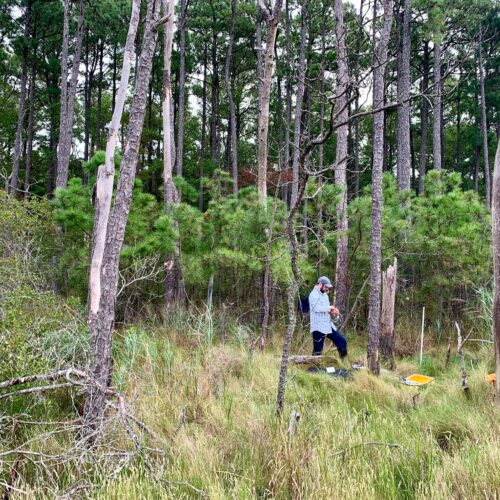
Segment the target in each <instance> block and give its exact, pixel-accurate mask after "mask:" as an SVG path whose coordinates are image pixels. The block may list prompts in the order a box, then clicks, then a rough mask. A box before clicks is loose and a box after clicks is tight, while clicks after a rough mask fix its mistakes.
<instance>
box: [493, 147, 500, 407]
mask: <svg viewBox="0 0 500 500" xmlns="http://www.w3.org/2000/svg"><path fill="white" fill-rule="evenodd" d="M491 209H492V217H491V221H492V233H493V285H494V289H493V336H494V341H495V356H496V402H497V405H498V406H499V407H500V142H499V143H498V146H497V153H496V156H495V167H494V170H493V199H492V204H491Z"/></svg>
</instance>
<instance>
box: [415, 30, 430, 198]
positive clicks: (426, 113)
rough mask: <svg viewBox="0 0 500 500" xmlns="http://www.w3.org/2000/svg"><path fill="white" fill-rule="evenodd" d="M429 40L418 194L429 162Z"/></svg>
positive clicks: (425, 53)
mask: <svg viewBox="0 0 500 500" xmlns="http://www.w3.org/2000/svg"><path fill="white" fill-rule="evenodd" d="M428 89H429V41H428V40H425V41H424V59H423V63H422V93H423V96H422V112H421V118H420V154H419V158H418V194H419V195H420V196H422V195H423V194H424V192H425V170H426V163H427V142H428V136H429V97H428Z"/></svg>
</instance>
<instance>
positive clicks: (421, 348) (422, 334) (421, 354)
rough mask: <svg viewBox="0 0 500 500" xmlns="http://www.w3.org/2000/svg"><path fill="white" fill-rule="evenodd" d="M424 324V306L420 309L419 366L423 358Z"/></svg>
mask: <svg viewBox="0 0 500 500" xmlns="http://www.w3.org/2000/svg"><path fill="white" fill-rule="evenodd" d="M424 322H425V306H424V307H422V331H421V332H420V366H422V359H423V357H424Z"/></svg>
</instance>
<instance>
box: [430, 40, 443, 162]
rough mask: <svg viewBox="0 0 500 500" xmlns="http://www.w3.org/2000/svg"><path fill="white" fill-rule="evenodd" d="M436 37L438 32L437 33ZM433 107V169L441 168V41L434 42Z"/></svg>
mask: <svg viewBox="0 0 500 500" xmlns="http://www.w3.org/2000/svg"><path fill="white" fill-rule="evenodd" d="M437 36H438V37H439V36H440V34H439V33H438V35H437ZM433 78H434V80H433V83H434V109H433V118H434V119H433V124H432V156H433V159H434V169H435V170H441V168H442V165H441V160H442V151H441V128H442V123H441V42H439V41H436V42H435V43H434V75H433Z"/></svg>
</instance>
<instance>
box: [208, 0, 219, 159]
mask: <svg viewBox="0 0 500 500" xmlns="http://www.w3.org/2000/svg"><path fill="white" fill-rule="evenodd" d="M211 5H212V23H213V24H212V26H213V29H212V82H211V83H212V93H211V110H210V113H211V116H210V147H211V158H212V161H213V162H214V164H215V165H217V166H219V130H218V125H219V85H220V83H219V60H218V57H217V39H218V32H217V31H216V21H217V18H216V14H215V10H214V6H213V3H212V2H211Z"/></svg>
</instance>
